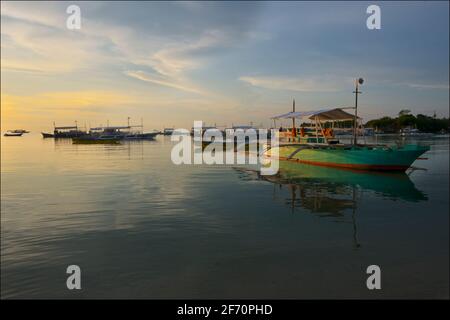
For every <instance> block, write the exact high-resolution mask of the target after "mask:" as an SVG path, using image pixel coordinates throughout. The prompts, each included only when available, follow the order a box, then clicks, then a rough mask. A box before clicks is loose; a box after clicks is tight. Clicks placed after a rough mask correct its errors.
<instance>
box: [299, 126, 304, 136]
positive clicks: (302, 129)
mask: <svg viewBox="0 0 450 320" xmlns="http://www.w3.org/2000/svg"><path fill="white" fill-rule="evenodd" d="M300 136H301V137H304V136H305V128H303V127H301V128H300Z"/></svg>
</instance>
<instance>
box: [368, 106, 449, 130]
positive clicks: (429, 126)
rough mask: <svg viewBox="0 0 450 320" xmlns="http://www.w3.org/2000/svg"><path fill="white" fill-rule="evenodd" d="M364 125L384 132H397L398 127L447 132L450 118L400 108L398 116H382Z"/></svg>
mask: <svg viewBox="0 0 450 320" xmlns="http://www.w3.org/2000/svg"><path fill="white" fill-rule="evenodd" d="M365 126H366V127H369V128H374V129H376V130H381V131H384V132H386V133H389V132H398V131H399V130H400V129H403V128H406V127H410V128H416V129H418V130H419V131H421V132H430V133H435V132H443V131H445V132H449V128H450V119H449V118H440V119H438V118H436V115H434V116H433V117H430V116H427V115H423V114H418V115H417V116H414V115H413V114H411V113H410V111H409V110H402V111H400V112H399V113H398V117H395V118H391V117H382V118H379V119H374V120H370V121H368V122H367V123H366V124H365Z"/></svg>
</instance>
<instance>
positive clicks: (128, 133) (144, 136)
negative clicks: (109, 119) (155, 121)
mask: <svg viewBox="0 0 450 320" xmlns="http://www.w3.org/2000/svg"><path fill="white" fill-rule="evenodd" d="M135 127H139V128H142V126H130V125H128V126H114V127H112V126H107V127H96V128H91V129H90V130H89V134H88V135H90V136H92V137H96V138H101V139H115V140H153V139H154V138H155V137H156V136H157V135H158V134H159V132H156V131H155V132H142V130H139V131H133V128H135Z"/></svg>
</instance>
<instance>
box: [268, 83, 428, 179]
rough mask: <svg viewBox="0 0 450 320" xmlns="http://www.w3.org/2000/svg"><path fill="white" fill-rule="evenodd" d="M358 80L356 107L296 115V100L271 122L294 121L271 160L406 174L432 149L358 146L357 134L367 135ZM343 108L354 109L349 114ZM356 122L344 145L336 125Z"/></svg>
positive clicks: (272, 150)
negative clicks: (301, 121)
mask: <svg viewBox="0 0 450 320" xmlns="http://www.w3.org/2000/svg"><path fill="white" fill-rule="evenodd" d="M362 83H363V80H362V79H358V80H357V81H356V90H355V91H354V93H355V94H356V103H355V107H354V108H353V107H352V108H334V109H323V110H319V111H307V112H296V111H295V101H294V104H293V110H292V112H288V113H285V114H282V115H279V116H275V117H273V118H272V119H273V120H274V122H275V121H276V120H278V119H292V129H290V130H288V131H284V132H283V131H282V130H280V132H278V137H279V144H278V145H273V146H271V148H269V149H268V150H267V151H266V152H265V154H266V155H267V156H269V157H274V156H276V155H278V158H279V159H280V160H284V161H295V162H300V163H306V164H312V165H319V166H329V167H341V168H350V169H360V170H378V171H405V170H406V169H408V168H409V167H410V166H411V165H412V163H413V162H414V161H415V160H416V159H417V158H419V157H420V156H421V155H422V154H423V153H425V152H427V151H428V150H429V149H430V148H429V147H428V146H420V145H404V146H388V145H380V144H358V143H357V136H358V132H359V131H362V132H364V128H362V125H361V126H360V125H358V120H360V118H359V117H358V116H357V106H358V103H357V101H358V94H359V93H361V92H360V91H359V90H358V85H359V84H362ZM343 109H354V110H355V114H354V115H353V114H350V113H348V112H346V111H344V110H343ZM296 119H307V121H308V122H309V123H311V122H312V123H313V124H314V126H313V127H306V126H304V125H303V126H301V127H300V128H296V127H295V124H296V123H295V120H296ZM344 121H347V122H348V121H353V123H354V128H353V138H352V143H351V144H344V143H341V142H340V140H339V139H338V138H337V137H336V136H335V134H334V131H336V130H337V129H336V128H335V124H336V123H337V122H344Z"/></svg>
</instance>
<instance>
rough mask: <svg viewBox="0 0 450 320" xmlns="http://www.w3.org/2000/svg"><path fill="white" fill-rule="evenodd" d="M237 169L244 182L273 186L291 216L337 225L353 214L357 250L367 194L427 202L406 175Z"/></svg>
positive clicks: (302, 167)
mask: <svg viewBox="0 0 450 320" xmlns="http://www.w3.org/2000/svg"><path fill="white" fill-rule="evenodd" d="M235 170H237V171H238V172H239V173H240V174H239V176H240V178H241V179H244V180H262V181H268V182H270V183H272V184H273V196H272V199H273V200H274V201H278V202H281V203H283V204H284V205H286V206H288V207H290V209H291V212H292V213H295V212H300V213H304V212H307V213H313V214H315V215H317V216H319V217H328V218H334V219H335V221H336V222H347V221H348V218H349V215H348V213H350V220H351V224H352V226H353V242H354V246H355V248H358V247H360V244H359V243H358V237H357V223H356V216H357V211H358V207H359V206H360V204H361V203H362V202H363V201H364V196H365V195H367V194H369V193H370V196H375V197H380V198H382V199H390V200H394V201H395V200H403V201H407V202H419V201H425V200H427V199H428V197H427V195H426V194H425V193H424V192H422V191H420V190H418V189H417V188H416V187H415V185H414V183H413V182H412V181H411V180H410V178H409V176H408V174H406V173H389V174H386V173H376V172H365V171H353V170H343V169H335V168H327V167H319V166H311V165H306V164H299V163H292V162H281V163H280V170H279V172H278V174H276V175H273V176H264V175H261V174H260V173H259V171H253V170H247V169H242V168H235ZM305 209H306V210H305ZM346 214H347V215H346Z"/></svg>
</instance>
